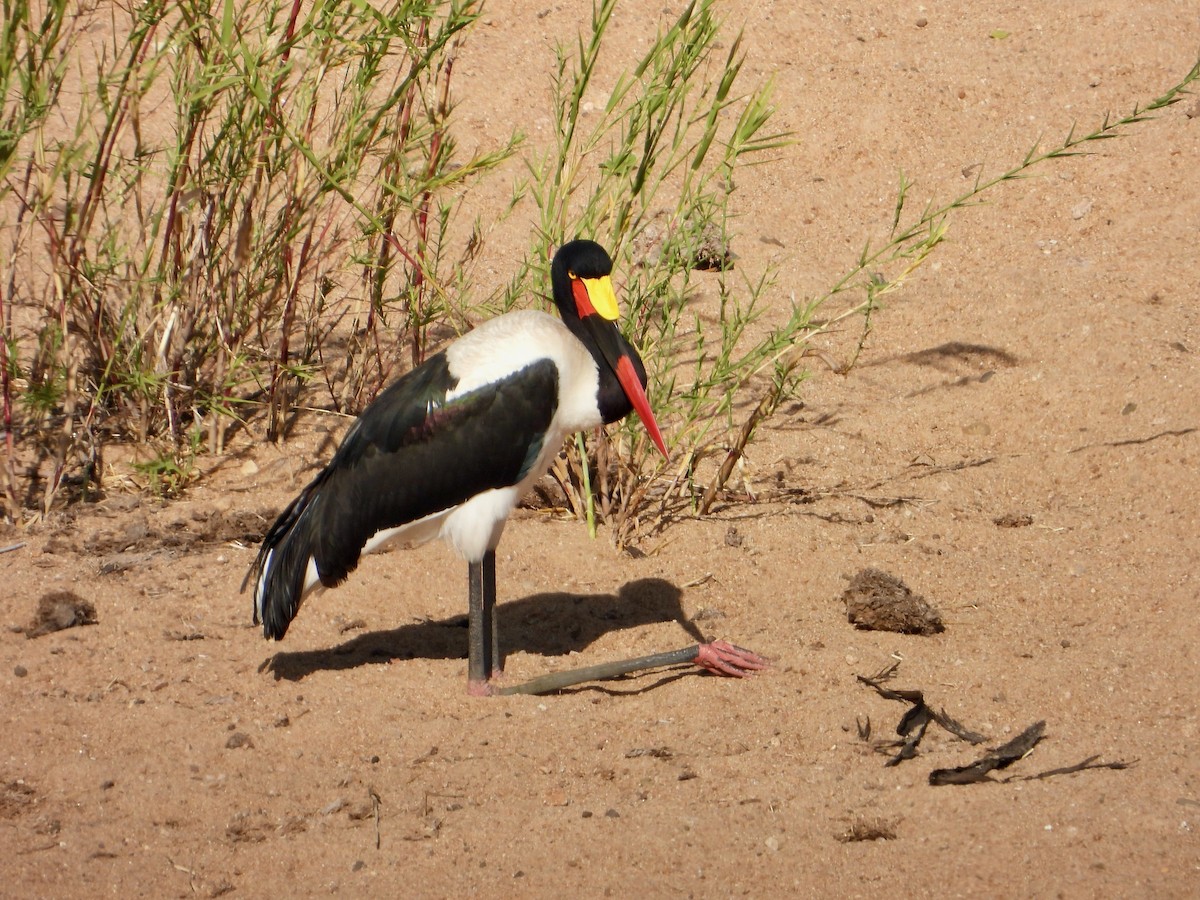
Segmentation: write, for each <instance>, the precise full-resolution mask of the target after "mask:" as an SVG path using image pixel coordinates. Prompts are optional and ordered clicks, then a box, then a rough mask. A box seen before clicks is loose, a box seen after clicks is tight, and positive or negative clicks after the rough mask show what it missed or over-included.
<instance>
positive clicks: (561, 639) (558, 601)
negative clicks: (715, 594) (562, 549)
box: [260, 578, 706, 681]
mask: <svg viewBox="0 0 1200 900" xmlns="http://www.w3.org/2000/svg"><path fill="white" fill-rule="evenodd" d="M682 596H683V593H682V591H680V590H679V588H677V587H676V586H675V585H673V584H671V583H670V582H669V581H664V580H663V579H661V578H643V579H639V580H638V581H631V582H629V583H628V584H626V585H624V586H623V587H622V588H621V589H620V591H619V592H618V593H617V594H616V595H615V596H614V595H613V594H568V593H549V594H534V595H533V596H531V597H526V598H524V599H522V600H513V601H510V602H507V603H501V604H499V605H498V606H497V617H498V620H499V621H498V625H497V627H498V630H499V633H500V646H501V650H502V652H504V653H506V654H508V653H518V652H525V653H534V654H538V655H540V656H565V655H567V654H568V653H572V652H575V651H579V650H583V649H584V648H585V647H587V646H589V645H590V644H592V643H593V642H595V641H596V640H597V639H598V638H600V637H601V636H602V635H605V634H607V633H608V632H610V631H618V630H620V629H624V628H636V627H638V626H640V625H650V624H655V623H659V622H672V621H674V622H678V623H679V625H680V627H681V628H682V629H683V631H684V633H685V634H686V635H687V636H688V637H689V638H691V639H692V640H694V641H696V642H697V643H700V642H703V641H705V640H706V638H705V637H704V635H703V634H702V633H701V631H700V629H699V628H697V627H696V625H695V623H693V622H692V621H690V620H689V619H688V618H687V616H685V615H684V612H683V605H682V603H681V602H680V601H681V599H682ZM668 649H670V648H668ZM466 658H467V617H466V615H460V616H453V617H451V618H449V619H442V620H440V621H425V622H416V623H413V624H411V625H402V626H400V627H399V628H393V629H390V630H388V631H371V632H368V633H366V634H360V635H357V636H356V637H354V638H351V639H350V640H348V641H346V642H344V643H342V644H338V645H337V646H335V647H329V648H327V649H323V650H301V651H290V652H289V651H283V652H280V653H276V654H274V655H272V656H270V657H268V658H267V659H266V660H265V661H264V663H263V665H262V667H261V668H260V671H268V672H271V673H273V674H274V675H275V678H276V679H287V680H289V681H299V680H300V679H302V678H304V677H306V676H308V675H311V674H312V673H314V672H322V671H331V670H336V669H353V668H356V667H358V666H363V665H368V664H370V663H387V662H392V661H393V660H402V659H466ZM599 661H600V660H597V662H599Z"/></svg>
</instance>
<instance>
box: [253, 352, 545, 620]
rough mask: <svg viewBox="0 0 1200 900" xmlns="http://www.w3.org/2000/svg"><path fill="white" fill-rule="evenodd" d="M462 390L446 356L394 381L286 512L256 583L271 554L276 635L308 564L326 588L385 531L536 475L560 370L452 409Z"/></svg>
mask: <svg viewBox="0 0 1200 900" xmlns="http://www.w3.org/2000/svg"><path fill="white" fill-rule="evenodd" d="M456 384H457V379H455V378H454V377H453V375H452V374H451V373H450V370H449V366H448V364H447V361H446V358H445V355H444V354H438V355H436V356H434V357H431V358H430V359H429V360H428V361H427V362H426V363H425V365H423V366H421V367H420V368H418V369H415V370H413V371H412V372H410V373H409V374H407V375H405V376H404V377H403V378H401V379H400V380H399V381H397V382H395V383H394V384H392V385H391V386H390V387H388V388H387V390H385V391H384V392H383V393H381V394H380V395H379V396H378V397H377V398H376V399H375V402H374V403H372V404H371V405H370V406H369V407H367V409H366V410H365V411H364V412H363V414H362V415H361V416H360V417H359V418H358V421H356V422H355V424H354V426H353V427H352V428H351V429H350V431H349V432H348V433H347V435H346V438H345V440H344V441H343V442H342V445H341V447H339V448H338V451H337V453H336V454H335V455H334V457H333V459H332V460H331V461H330V463H329V465H328V466H326V467H325V469H324V470H323V471H322V472H321V473H320V474H319V475H318V476H317V477H316V478H315V479H313V481H312V483H310V484H309V485H308V486H307V487H306V488H305V489H304V490H303V491H302V492H301V494H300V496H299V497H297V498H296V499H295V500H293V501H292V503H291V504H290V505H289V506H288V507H287V509H285V510H284V511H283V513H282V514H281V515H280V516H279V519H278V520H277V521H276V522H275V524H274V525H273V526H272V528H271V530H270V531H269V532H268V534H267V536H266V538H265V539H264V541H263V546H262V549H261V550H260V551H259V556H258V559H257V560H256V561H255V566H254V568H252V570H251V573H250V577H253V578H254V579H255V580H257V578H258V576H259V575H260V574H261V572H262V567H263V566H264V565H265V564H266V560H267V555H268V554H269V553H272V551H274V555H273V556H272V557H271V565H270V570H269V571H268V572H267V578H266V585H265V590H264V596H263V597H262V598H261V601H260V602H261V609H262V617H263V625H264V632H265V633H266V634H267V636H268V637H276V638H278V637H282V636H283V634H284V632H286V630H287V626H288V624H289V623H290V622H291V619H292V617H293V616H294V615H295V613H296V610H297V609H298V608H299V604H300V598H301V593H302V591H303V587H304V577H305V572H306V570H307V567H308V560H309V558H310V557H312V558H315V559H316V562H317V573H318V575H319V576H320V579H321V583H322V584H323V585H325V586H326V587H333V586H334V585H337V584H339V583H340V582H342V581H343V580H344V579H345V578H346V576H347V575H348V574H349V573H350V572H352V571H353V570H354V568H355V567H356V566H357V564H358V559H359V555H360V554H361V552H362V548H363V546H364V545H365V544H366V542H367V541H368V540H369V539H370V538H371V537H372V536H373V535H375V534H376V533H378V532H379V531H382V530H384V529H387V528H395V527H398V526H400V525H405V524H407V523H409V522H413V521H416V520H418V519H421V518H424V517H426V516H429V515H433V514H435V513H438V512H442V511H443V510H446V509H450V508H451V507H454V506H457V505H458V504H460V503H462V502H464V501H466V500H468V499H470V498H471V497H473V496H475V495H476V494H478V493H481V492H482V491H485V490H489V489H492V488H501V487H508V486H510V485H514V484H517V483H518V482H520V481H521V479H522V478H524V477H525V475H526V474H527V473H528V471H529V467H530V466H531V465H533V463H534V461H535V460H536V459H537V457H538V455H539V453H540V452H541V448H542V443H543V440H544V438H545V433H546V430H547V428H549V426H550V422H551V420H552V419H553V417H554V413H555V411H556V409H557V405H558V370H557V368H556V367H555V365H554V363H553V362H552V361H551V360H548V359H544V360H539V361H537V362H535V363H532V364H530V365H529V366H526V367H525V368H523V369H521V370H519V371H517V372H515V373H513V374H512V375H510V376H508V377H506V378H504V379H502V380H501V381H499V382H496V383H493V384H490V385H487V386H486V387H483V388H480V389H478V390H475V391H472V392H470V393H468V394H465V395H463V396H461V397H456V398H454V399H453V400H451V401H449V402H447V401H446V394H447V393H448V392H449V391H451V390H453V388H454V387H455V385H456ZM258 609H259V605H258V604H256V613H257V611H258Z"/></svg>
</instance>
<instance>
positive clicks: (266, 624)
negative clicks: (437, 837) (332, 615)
mask: <svg viewBox="0 0 1200 900" xmlns="http://www.w3.org/2000/svg"><path fill="white" fill-rule="evenodd" d="M318 481H319V479H318ZM316 487H317V482H314V483H313V484H310V485H309V486H308V487H306V488H305V489H304V490H303V491H302V492H301V493H300V496H298V497H296V499H294V500H293V501H292V502H291V503H289V504H288V506H287V508H286V509H285V510H284V511H283V512H282V513H280V514H279V518H277V519H276V520H275V524H273V525H272V526H271V529H270V530H269V531H268V532H267V534H266V537H264V538H263V542H262V546H261V547H260V548H259V550H258V556H256V557H255V559H254V562H253V563H252V564H251V566H250V569H249V571H248V572H247V573H246V577H245V579H244V580H243V581H242V590H243V591H244V590H245V589H246V585H248V584H250V585H252V587H253V598H254V624H255V625H258V624H260V623H261V624H262V626H263V636H264V637H267V638H273V639H274V640H281V639H282V638H283V636H284V635H285V634H287V630H288V626H289V625H290V624H291V622H292V619H294V618H295V617H296V613H297V612H299V611H300V603H301V600H302V599H303V594H304V579H305V575H306V573H307V571H308V561H309V559H310V558H312V556H313V551H314V547H313V540H312V532H311V529H310V527H309V523H310V521H311V519H312V517H311V515H307V513H309V512H310V505H311V503H312V501H313V500H314V499H315V497H314V495H315V493H316V491H315V489H316ZM264 573H265V576H266V577H265V578H264V577H263V576H264ZM260 593H261V596H260Z"/></svg>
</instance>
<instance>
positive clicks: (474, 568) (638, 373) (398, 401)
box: [242, 240, 766, 694]
mask: <svg viewBox="0 0 1200 900" xmlns="http://www.w3.org/2000/svg"><path fill="white" fill-rule="evenodd" d="M611 272H612V260H611V259H609V256H608V253H606V252H605V250H604V249H603V248H602V247H601V246H600V245H599V244H596V243H594V242H592V241H586V240H576V241H572V242H570V243H568V244H565V245H564V246H563V247H562V248H560V249H559V251H558V252H557V253H556V254H555V255H554V260H553V262H552V263H551V266H550V280H551V285H552V288H553V292H554V302H555V304H556V305H557V307H558V310H559V313H560V315H561V317H562V318H561V320H559V319H556V318H554V317H553V316H551V315H549V314H547V313H544V312H538V311H533V310H525V311H519V312H510V313H507V314H505V315H502V316H498V317H497V318H494V319H491V320H489V321H487V322H484V323H483V324H481V325H480V326H479V327H478V328H476V329H475V330H473V331H471V332H468V333H467V334H466V335H464V336H463V337H461V338H459V339H458V340H456V341H455V342H454V343H452V344H451V345H450V346H449V347H447V348H446V349H445V350H444V351H442V352H440V353H437V354H435V355H434V356H431V357H430V358H429V359H428V360H426V362H425V363H424V364H423V365H421V366H419V367H418V368H416V369H414V370H412V371H411V372H409V373H407V374H406V375H404V376H403V377H401V378H400V379H399V380H398V381H396V382H395V383H393V384H392V385H390V386H389V387H388V388H386V389H385V390H384V391H383V392H382V393H381V394H380V395H379V396H378V397H377V398H376V399H375V401H374V402H373V403H371V405H370V406H368V407H367V408H366V410H364V411H363V413H362V415H361V416H359V417H358V420H357V421H356V422H355V423H354V425H353V426H352V427H351V428H350V431H349V432H348V433H347V434H346V437H345V439H344V440H343V441H342V444H341V446H340V447H339V448H338V450H337V452H336V453H335V454H334V457H333V459H332V460H331V461H330V462H329V465H327V466H326V467H325V469H324V470H323V471H322V472H321V473H320V474H319V475H317V477H316V478H314V479H313V480H312V482H311V483H310V484H309V485H308V486H307V487H306V488H304V490H303V491H301V492H300V495H299V496H298V497H296V499H295V500H293V501H292V502H291V503H290V504H288V506H287V508H286V509H284V511H283V512H282V513H281V514H280V516H279V518H278V519H276V521H275V524H274V525H272V526H271V529H270V531H268V532H267V534H266V537H265V538H264V539H263V543H262V548H261V549H260V550H259V553H258V556H257V558H256V559H255V561H254V563H253V565H252V566H251V568H250V571H249V573H248V574H247V576H246V582H244V583H243V585H242V588H243V590H244V589H245V587H246V583H249V582H250V581H251V580H253V582H254V622H255V624H258V623H260V622H261V623H262V626H263V634H264V635H265V636H266V637H267V638H274V639H275V640H279V639H281V638H282V637H283V636H284V634H285V633H286V632H287V629H288V625H289V624H290V623H291V621H292V619H293V618H294V617H295V616H296V613H297V612H298V611H299V609H300V605H301V603H302V602H303V600H304V598H305V597H306V596H307V595H308V594H309V593H310V592H311V591H314V590H316V589H318V588H322V587H324V588H331V587H334V586H336V585H338V584H341V583H342V581H344V580H345V579H346V577H347V576H348V575H349V574H350V573H351V572H352V571H353V570H354V569H355V567H356V566H357V565H358V561H359V557H360V556H361V555H362V554H364V553H370V552H372V551H375V550H379V549H380V548H382V547H383V546H385V545H386V544H389V543H397V542H398V543H402V544H408V545H414V544H420V543H423V542H425V541H428V540H431V539H433V538H436V537H440V538H443V539H445V540H446V541H448V542H449V543H450V545H451V546H452V547H453V548H454V549H455V550H456V551H457V552H458V553H459V555H461V556H462V557H463V558H464V559H466V560H467V562H468V563H469V569H470V571H469V595H470V602H469V615H468V634H469V637H468V660H469V662H468V689H469V691H470V693H472V694H492V693H518V692H524V693H541V692H544V691H548V690H554V689H557V688H559V687H563V686H566V685H569V684H577V683H579V682H580V681H591V680H597V679H602V678H610V677H614V676H615V675H618V674H624V673H626V672H630V671H637V670H639V669H644V668H650V667H657V666H662V665H670V664H674V663H681V662H694V663H696V664H697V665H699V666H702V667H704V668H706V669H709V670H710V671H713V672H718V673H721V674H725V675H737V676H741V675H746V674H749V673H751V672H753V671H755V670H758V669H761V668H764V667H765V665H766V662H765V660H763V659H761V658H760V657H758V656H756V655H755V654H753V653H750V652H749V651H747V650H743V649H741V648H738V647H734V646H732V645H730V644H728V643H726V642H724V641H716V642H712V643H708V644H699V645H695V646H692V647H687V648H684V649H683V650H679V651H674V652H672V653H665V654H654V655H651V656H647V657H641V658H638V659H634V660H626V661H623V662H620V663H611V664H607V665H602V666H592V667H589V668H588V669H583V670H575V671H574V672H570V673H558V674H555V675H550V676H545V677H544V678H542V679H536V680H535V681H533V682H529V683H527V684H524V685H512V686H502V685H500V684H498V683H495V682H494V681H493V679H494V678H495V676H498V675H499V674H500V672H501V668H502V660H503V657H502V656H501V654H500V647H499V640H498V635H497V632H496V617H495V603H496V556H495V550H496V545H497V544H498V543H499V541H500V534H501V532H502V531H503V530H504V524H505V521H506V520H507V518H508V515H509V513H511V512H512V510H513V508H514V507H515V506H516V504H517V502H518V501H520V499H521V498H522V497H523V496H524V494H525V492H526V491H527V490H528V489H529V487H530V486H531V485H532V484H533V482H534V481H535V480H537V479H538V478H540V477H541V476H542V474H543V473H545V472H546V470H547V469H548V468H549V467H550V464H551V462H552V461H553V459H554V457H555V455H556V454H557V453H558V452H559V450H560V449H561V447H562V443H563V439H564V438H565V437H566V436H567V435H570V434H572V433H574V432H576V431H581V430H583V429H587V428H593V427H595V426H597V425H600V424H601V423H604V424H608V423H612V422H616V421H618V420H620V419H622V418H624V417H625V416H626V415H628V414H629V412H630V410H631V409H633V410H636V411H637V413H638V415H639V416H640V417H641V420H642V423H643V424H644V425H645V427H646V430H647V431H648V432H649V434H650V437H651V439H652V440H653V441H654V444H655V446H656V447H658V449H659V450H660V451H661V452H662V454H663V456H666V455H667V448H666V445H665V444H664V443H663V438H662V434H661V433H660V432H659V429H658V425H657V423H656V422H655V420H654V414H653V413H652V412H651V410H650V403H649V401H648V400H647V399H646V392H645V385H646V370H645V367H644V366H643V365H642V360H641V358H640V357H639V356H638V354H637V351H635V350H634V349H633V347H632V346H630V344H629V343H628V341H626V340H625V338H624V337H623V336H622V335H621V332H620V330H619V329H618V327H617V324H616V322H617V317H618V312H617V299H616V295H615V293H614V291H613V287H612V282H611V280H610V275H611Z"/></svg>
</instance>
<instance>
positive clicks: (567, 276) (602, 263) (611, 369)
mask: <svg viewBox="0 0 1200 900" xmlns="http://www.w3.org/2000/svg"><path fill="white" fill-rule="evenodd" d="M612 268H613V264H612V259H611V258H610V257H609V255H608V253H607V252H606V251H605V249H604V248H603V247H601V246H600V245H599V244H597V243H596V242H595V241H587V240H576V241H571V242H570V243H568V244H563V246H562V247H560V248H559V250H558V252H557V253H555V254H554V261H553V262H551V263H550V284H551V286H552V287H553V289H554V303H555V305H557V306H558V310H559V313H560V314H561V315H562V319H563V323H564V324H565V325H566V326H567V328H569V329H570V330H571V333H572V334H574V335H575V337H577V338H578V339H579V341H580V343H582V344H583V345H584V346H585V347H587V349H588V351H589V352H590V353H591V354H592V358H593V359H595V360H596V366H597V368H598V369H599V372H600V392H599V396H598V397H597V398H596V401H597V406H598V408H599V411H600V416H601V418H602V419H603V420H604V421H605V422H615V421H617V420H618V419H623V418H624V417H625V416H627V415H628V414H629V411H630V409H633V410H636V411H637V414H638V416H639V417H640V418H641V420H642V424H643V425H645V426H646V431H648V432H649V433H650V437H651V439H652V440H653V441H654V444H655V446H657V447H658V449H659V450H660V451H662V455H663V456H666V455H667V448H666V444H665V443H664V442H663V439H662V434H661V433H660V432H659V430H658V423H656V422H655V421H654V414H653V413H652V412H651V411H650V401H649V400H647V399H646V390H645V388H646V369H645V367H644V366H643V365H642V359H641V357H640V356H638V354H637V351H636V350H634V349H633V347H632V346H631V345H630V343H629V342H628V341H627V340H625V338H624V336H622V334H621V331H620V329H619V328H618V327H617V319H618V317H619V312H618V310H617V295H616V293H615V292H614V291H613V286H612V279H611V278H610V277H609V276H610V275H611V274H612Z"/></svg>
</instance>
